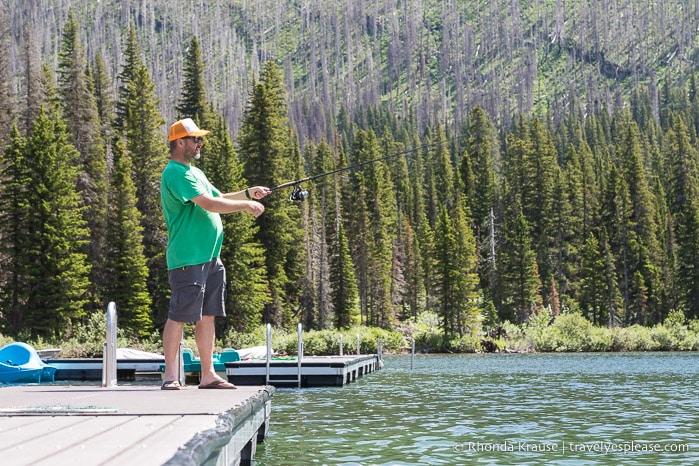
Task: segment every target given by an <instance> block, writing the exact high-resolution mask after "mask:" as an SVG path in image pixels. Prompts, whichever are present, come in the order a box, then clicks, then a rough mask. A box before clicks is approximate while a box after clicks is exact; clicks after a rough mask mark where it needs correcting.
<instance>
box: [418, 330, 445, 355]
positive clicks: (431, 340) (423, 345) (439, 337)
mask: <svg viewBox="0 0 699 466" xmlns="http://www.w3.org/2000/svg"><path fill="white" fill-rule="evenodd" d="M413 338H414V339H415V351H416V352H419V353H444V352H445V351H446V349H447V348H446V344H445V342H444V335H443V334H442V333H441V332H440V333H436V332H416V333H414V334H413Z"/></svg>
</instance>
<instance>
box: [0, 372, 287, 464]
mask: <svg viewBox="0 0 699 466" xmlns="http://www.w3.org/2000/svg"><path fill="white" fill-rule="evenodd" d="M274 391H275V388H274V387H272V386H256V387H239V388H238V390H199V389H197V386H186V387H184V388H183V389H182V390H179V391H162V390H160V386H159V385H152V386H117V387H111V388H102V387H95V386H84V385H83V386H77V385H76V386H65V385H19V386H6V387H0V457H1V458H2V464H3V466H15V465H51V466H62V465H70V466H72V465H75V464H78V465H81V466H91V465H98V464H99V465H115V466H116V465H123V464H138V465H143V466H148V465H163V464H165V465H182V464H186V465H238V464H240V465H249V464H251V462H252V461H253V458H254V455H255V451H256V445H257V443H258V442H261V441H262V440H263V439H264V437H265V435H266V433H267V429H268V426H269V419H270V414H271V399H272V396H273V394H274Z"/></svg>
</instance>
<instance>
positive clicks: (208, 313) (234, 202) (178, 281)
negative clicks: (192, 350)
mask: <svg viewBox="0 0 699 466" xmlns="http://www.w3.org/2000/svg"><path fill="white" fill-rule="evenodd" d="M209 134H211V132H210V131H207V130H203V129H199V127H198V126H197V125H196V124H195V123H194V121H192V119H191V118H185V119H183V120H179V121H176V122H175V123H173V124H172V126H170V132H169V136H168V141H169V142H170V161H169V162H168V164H167V166H166V167H165V170H163V173H162V177H161V181H160V201H161V204H162V209H163V215H164V217H165V224H166V226H167V230H168V242H167V252H166V258H167V267H168V278H169V281H170V286H171V288H172V296H171V298H170V310H169V312H168V319H167V321H166V323H165V329H164V331H163V348H164V352H165V374H164V375H165V377H164V380H165V382H163V384H162V386H161V388H162V389H163V390H180V389H181V388H182V386H181V385H180V381H179V380H178V377H177V369H178V368H177V366H176V359H177V351H178V348H179V345H180V340H181V338H182V329H183V326H184V323H185V322H191V323H195V324H196V326H195V331H194V338H195V341H196V344H197V349H198V350H199V357H200V359H201V378H200V382H199V388H213V389H234V388H236V387H235V385H233V384H232V383H230V382H227V381H225V380H223V379H222V378H221V377H219V376H218V375H217V374H216V371H215V370H214V364H213V350H214V343H215V328H214V319H215V318H216V317H223V316H225V315H226V311H225V308H224V302H225V299H224V297H225V290H226V270H225V268H224V265H223V263H222V262H221V259H220V258H219V255H220V252H221V244H222V243H223V225H222V223H221V216H220V214H227V213H232V212H248V213H250V214H252V215H254V216H255V217H258V216H260V215H261V214H262V213H263V212H264V210H265V208H264V205H262V204H261V203H260V202H258V200H259V199H262V198H264V197H265V196H267V195H268V194H269V193H270V192H271V191H270V189H268V188H266V187H263V186H254V187H251V188H247V189H244V190H242V191H238V192H232V193H227V194H221V192H220V191H219V190H218V189H216V188H215V187H214V186H213V185H212V184H211V183H210V182H209V180H208V179H207V178H206V175H204V173H203V172H202V171H201V170H199V169H198V168H197V167H194V166H192V164H191V162H192V160H197V159H199V158H200V157H201V153H200V150H201V147H202V145H203V141H204V140H203V137H204V136H207V135H209Z"/></svg>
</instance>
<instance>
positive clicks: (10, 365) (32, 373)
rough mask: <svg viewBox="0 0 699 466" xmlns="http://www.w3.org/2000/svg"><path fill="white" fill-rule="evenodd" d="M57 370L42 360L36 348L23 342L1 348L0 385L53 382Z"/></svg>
mask: <svg viewBox="0 0 699 466" xmlns="http://www.w3.org/2000/svg"><path fill="white" fill-rule="evenodd" d="M55 375H56V368H55V367H51V366H49V365H48V364H46V363H45V362H44V361H42V360H41V358H40V357H39V355H38V354H37V352H36V350H35V349H34V347H32V346H31V345H28V344H26V343H22V342H15V343H10V344H9V345H7V346H5V347H3V348H0V383H8V384H9V383H12V384H15V383H40V382H53V380H54V376H55Z"/></svg>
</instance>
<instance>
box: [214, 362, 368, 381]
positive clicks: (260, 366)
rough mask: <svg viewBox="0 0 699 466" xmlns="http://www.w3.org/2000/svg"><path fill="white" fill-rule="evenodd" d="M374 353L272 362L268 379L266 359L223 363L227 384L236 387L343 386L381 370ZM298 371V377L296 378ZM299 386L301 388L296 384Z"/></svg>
mask: <svg viewBox="0 0 699 466" xmlns="http://www.w3.org/2000/svg"><path fill="white" fill-rule="evenodd" d="M381 364H382V361H381V358H380V356H379V355H376V354H368V355H356V356H305V357H303V358H302V359H301V364H300V367H299V363H298V360H296V359H295V358H294V359H272V360H270V363H269V378H268V376H267V361H266V360H260V359H257V360H248V361H236V362H227V363H226V375H227V377H228V381H229V382H233V383H234V384H236V385H264V384H267V383H268V384H269V385H274V386H277V387H283V386H287V387H290V386H301V387H317V386H343V385H345V384H347V383H350V382H353V381H355V380H357V379H358V378H359V377H361V376H363V375H365V374H368V373H370V372H374V371H375V370H378V369H380V368H381ZM299 370H300V377H299ZM299 384H300V385H299Z"/></svg>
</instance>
